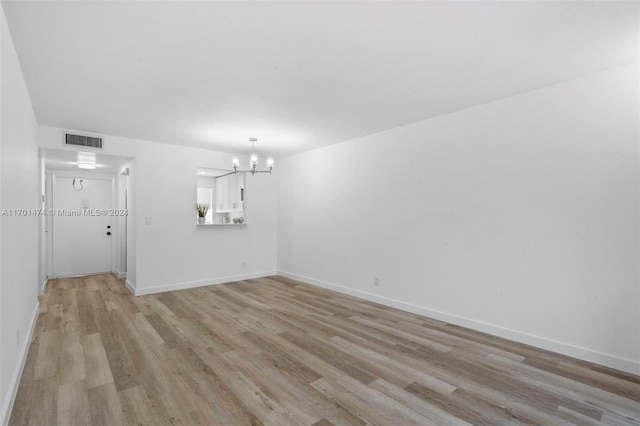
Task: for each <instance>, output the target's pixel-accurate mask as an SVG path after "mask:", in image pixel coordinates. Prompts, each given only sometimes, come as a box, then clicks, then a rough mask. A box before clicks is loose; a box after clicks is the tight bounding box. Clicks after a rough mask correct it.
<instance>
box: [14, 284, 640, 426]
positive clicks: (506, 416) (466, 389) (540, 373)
mask: <svg viewBox="0 0 640 426" xmlns="http://www.w3.org/2000/svg"><path fill="white" fill-rule="evenodd" d="M612 332H615V330H612ZM570 423H573V424H578V425H591V424H611V425H640V377H637V376H633V375H630V374H626V373H622V372H619V371H615V370H611V369H608V368H604V367H600V366H597V365H593V364H589V363H586V362H582V361H578V360H575V359H572V358H568V357H565V356H562V355H558V354H553V353H550V352H546V351H542V350H539V349H534V348H532V347H529V346H526V345H522V344H518V343H514V342H510V341H507V340H504V339H500V338H496V337H491V336H488V335H485V334H482V333H478V332H474V331H470V330H468V329H464V328H461V327H457V326H454V325H450V324H445V323H443V322H439V321H435V320H432V319H429V318H425V317H421V316H419V315H414V314H410V313H406V312H402V311H399V310H395V309H391V308H387V307H384V306H380V305H376V304H374V303H370V302H366V301H363V300H359V299H356V298H353V297H349V296H345V295H342V294H338V293H334V292H330V291H327V290H323V289H319V288H316V287H312V286H309V285H306V284H302V283H299V282H296V281H292V280H289V279H286V278H282V277H270V278H263V279H256V280H249V281H241V282H236V283H230V284H224V285H217V286H210V287H201V288H197V289H192V290H184V291H175V292H169V293H162V294H156V295H150V296H141V297H134V296H132V295H131V294H130V293H129V292H128V290H127V289H126V288H125V286H124V284H123V282H122V281H121V280H118V279H117V278H115V277H114V276H112V275H99V276H93V277H83V278H68V279H61V280H52V281H50V282H49V285H48V287H47V291H46V294H45V295H44V296H43V297H42V298H41V301H40V315H39V317H38V321H37V325H36V330H35V333H34V338H33V342H32V344H31V348H30V350H29V354H28V359H27V362H26V367H25V369H24V373H23V376H22V381H21V383H20V388H19V390H18V395H17V398H16V403H15V405H14V408H13V413H12V417H11V420H10V424H11V425H22V424H30V425H54V424H58V425H90V424H91V425H120V424H126V425H171V424H203V425H245V424H246V425H249V424H252V425H253V424H265V425H330V424H335V425H363V424H376V425H394V426H396V425H428V424H434V425H447V424H456V425H457V424H485V425H499V424H541V425H555V424H570Z"/></svg>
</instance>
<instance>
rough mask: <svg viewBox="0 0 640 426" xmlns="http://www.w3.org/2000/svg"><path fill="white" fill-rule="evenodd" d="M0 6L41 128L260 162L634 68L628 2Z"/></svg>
mask: <svg viewBox="0 0 640 426" xmlns="http://www.w3.org/2000/svg"><path fill="white" fill-rule="evenodd" d="M2 3H3V6H4V9H5V12H6V15H7V19H8V22H9V28H10V31H11V34H12V37H13V40H14V44H15V46H16V49H17V51H18V56H19V58H20V63H21V66H22V70H23V73H24V76H25V79H26V81H27V85H28V88H29V92H30V94H31V99H32V102H33V106H34V110H35V113H36V116H37V119H38V121H39V122H40V124H43V125H50V126H56V127H63V128H66V129H74V130H84V131H89V132H94V133H99V134H111V135H119V136H127V137H132V138H139V139H147V140H153V141H158V142H165V143H175V144H182V145H190V146H196V147H205V148H211V149H217V150H223V151H231V152H238V153H248V152H249V151H250V144H249V142H248V139H249V137H257V138H258V143H257V144H256V150H257V151H258V153H260V154H263V155H267V154H270V155H273V156H275V157H283V156H286V155H291V154H294V153H297V152H302V151H305V150H309V149H313V148H316V147H320V146H323V145H328V144H333V143H336V142H341V141H344V140H348V139H352V138H355V137H359V136H364V135H367V134H371V133H375V132H378V131H381V130H385V129H388V128H392V127H396V126H400V125H404V124H408V123H412V122H415V121H420V120H423V119H426V118H430V117H434V116H437V115H441V114H445V113H447V112H451V111H456V110H460V109H464V108H468V107H472V106H475V105H479V104H482V103H486V102H490V101H492V100H496V99H500V98H504V97H508V96H512V95H515V94H518V93H523V92H526V91H529V90H533V89H536V88H540V87H544V86H548V85H551V84H555V83H558V82H561V81H565V80H568V79H571V78H575V77H577V76H580V75H585V74H589V73H592V72H596V71H600V70H604V69H608V68H611V67H614V66H619V65H624V64H627V63H630V62H632V61H637V59H638V16H639V13H638V8H639V5H638V3H637V2H606V1H596V2H582V1H580V2H575V1H570V2H560V1H558V2H509V1H502V2H483V1H474V2H426V1H425V2H396V1H388V2H384V1H383V2H380V1H378V2H362V1H356V2H264V1H261V2H203V1H200V2H184V1H174V2H144V1H143V2H79V1H77V2H73V1H71V2H58V1H46V2H32V1H25V2H8V1H3V2H2ZM105 143H108V140H106V141H105Z"/></svg>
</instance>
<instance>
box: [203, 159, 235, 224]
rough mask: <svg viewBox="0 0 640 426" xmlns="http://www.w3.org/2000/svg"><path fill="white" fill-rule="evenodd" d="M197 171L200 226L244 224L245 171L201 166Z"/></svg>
mask: <svg viewBox="0 0 640 426" xmlns="http://www.w3.org/2000/svg"><path fill="white" fill-rule="evenodd" d="M197 173H198V187H197V193H196V205H197V206H198V208H197V209H196V220H197V223H198V225H231V226H233V225H244V224H245V223H246V221H245V172H230V171H229V170H221V169H209V168H204V167H199V168H198V171H197ZM205 206H206V209H204V207H205ZM203 218H204V219H203Z"/></svg>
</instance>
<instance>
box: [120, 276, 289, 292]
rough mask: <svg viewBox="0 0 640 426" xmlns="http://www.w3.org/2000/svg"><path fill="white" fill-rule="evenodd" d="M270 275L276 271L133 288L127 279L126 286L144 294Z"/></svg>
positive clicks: (130, 289) (132, 290)
mask: <svg viewBox="0 0 640 426" xmlns="http://www.w3.org/2000/svg"><path fill="white" fill-rule="evenodd" d="M271 275H276V271H263V272H254V273H252V274H245V275H233V276H227V277H220V278H211V279H208V280H201V281H187V282H183V283H175V284H164V285H159V286H154V287H146V288H133V286H130V285H129V282H128V281H127V288H128V289H129V291H131V292H132V293H133V294H134V295H136V296H144V295H146V294H155V293H163V292H165V291H174V290H186V289H189V288H196V287H204V286H207V285H216V284H224V283H230V282H234V281H242V280H250V279H255V278H263V277H268V276H271Z"/></svg>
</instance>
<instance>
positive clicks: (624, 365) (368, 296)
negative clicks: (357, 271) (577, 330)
mask: <svg viewBox="0 0 640 426" xmlns="http://www.w3.org/2000/svg"><path fill="white" fill-rule="evenodd" d="M278 275H282V276H283V277H287V278H291V279H293V280H297V281H301V282H303V283H306V284H310V285H313V286H316V287H322V288H326V289H328V290H333V291H337V292H339V293H344V294H348V295H349V296H354V297H358V298H361V299H365V300H368V301H370V302H375V303H379V304H381V305H385V306H389V307H392V308H396V309H400V310H402V311H406V312H411V313H413V314H418V315H423V316H426V317H429V318H433V319H437V320H440V321H444V322H447V323H450V324H454V325H459V326H461V327H466V328H470V329H472V330H476V331H481V332H483V333H488V334H491V335H493V336H497V337H502V338H505V339H509V340H513V341H516V342H519V343H524V344H527V345H531V346H535V347H537V348H540V349H545V350H549V351H552V352H556V353H560V354H562V355H567V356H570V357H574V358H579V359H581V360H584V361H589V362H593V363H595V364H600V365H603V366H606V367H610V368H614V369H617V370H621V371H625V372H627V373H631V374H635V375H640V362H638V361H634V360H631V359H626V358H621V357H618V356H615V355H611V354H606V353H602V352H598V351H594V350H592V349H588V348H583V347H580V346H574V345H571V344H569V343H564V342H560V341H557V340H553V339H548V338H546V337H542V336H536V335H533V334H528V333H524V332H521V331H518V330H512V329H509V328H505V327H500V326H497V325H493V324H488V323H485V322H481V321H477V320H474V319H471V318H465V317H461V316H457V315H452V314H448V313H446V312H441V311H436V310H433V309H429V308H425V307H422V306H417V305H413V304H411V303H407V302H403V301H400V300H396V299H390V298H387V297H383V296H379V295H377V294H373V293H368V292H366V291H361V290H355V289H352V288H349V287H344V286H341V285H338V284H333V283H329V282H326V281H321V280H316V279H314V278H309V277H305V276H303V275H298V274H294V273H291V272H287V271H281V270H280V271H278Z"/></svg>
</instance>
